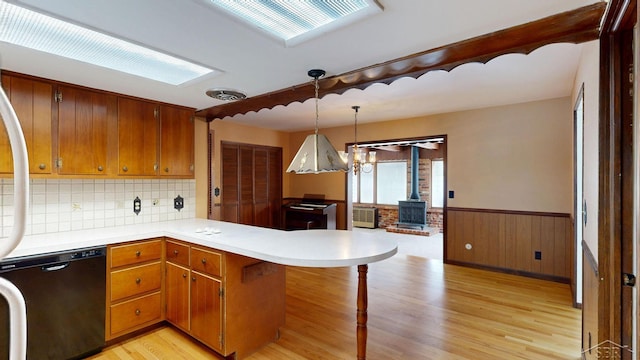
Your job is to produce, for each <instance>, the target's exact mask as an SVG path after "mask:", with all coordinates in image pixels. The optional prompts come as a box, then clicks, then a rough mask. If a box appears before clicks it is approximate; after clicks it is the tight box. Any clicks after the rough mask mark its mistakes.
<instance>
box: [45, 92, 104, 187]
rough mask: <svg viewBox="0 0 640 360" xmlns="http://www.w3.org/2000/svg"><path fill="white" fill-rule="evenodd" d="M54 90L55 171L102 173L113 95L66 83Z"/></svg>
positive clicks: (85, 173) (61, 172)
mask: <svg viewBox="0 0 640 360" xmlns="http://www.w3.org/2000/svg"><path fill="white" fill-rule="evenodd" d="M58 94H59V95H58V103H59V104H58V161H59V163H58V173H59V174H68V175H104V174H106V173H107V172H108V171H106V170H107V167H108V164H107V158H108V156H109V155H108V152H109V146H108V145H109V138H110V137H109V135H110V132H109V131H110V125H112V124H113V123H114V122H115V121H116V117H115V116H116V112H115V107H116V98H115V96H113V95H108V94H105V93H98V92H93V91H89V90H86V89H80V88H74V87H68V86H60V87H58Z"/></svg>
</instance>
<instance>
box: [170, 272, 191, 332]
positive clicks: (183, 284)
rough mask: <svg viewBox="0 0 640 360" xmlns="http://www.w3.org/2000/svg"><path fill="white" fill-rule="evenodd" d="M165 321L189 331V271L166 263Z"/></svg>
mask: <svg viewBox="0 0 640 360" xmlns="http://www.w3.org/2000/svg"><path fill="white" fill-rule="evenodd" d="M166 266H167V267H166V278H165V291H166V304H167V313H166V316H167V321H169V322H171V323H172V324H173V325H175V326H177V327H179V328H181V329H182V330H184V331H187V332H188V331H189V269H187V268H184V267H182V266H179V265H176V264H173V263H171V262H167V263H166Z"/></svg>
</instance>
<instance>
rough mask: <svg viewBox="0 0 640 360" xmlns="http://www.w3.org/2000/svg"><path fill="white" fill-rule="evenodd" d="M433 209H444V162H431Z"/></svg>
mask: <svg viewBox="0 0 640 360" xmlns="http://www.w3.org/2000/svg"><path fill="white" fill-rule="evenodd" d="M430 205H431V207H432V208H441V207H444V161H443V160H432V161H431V204H430Z"/></svg>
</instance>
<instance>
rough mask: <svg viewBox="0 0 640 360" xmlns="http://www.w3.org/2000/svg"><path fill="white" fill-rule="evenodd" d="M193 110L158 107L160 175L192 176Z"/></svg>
mask: <svg viewBox="0 0 640 360" xmlns="http://www.w3.org/2000/svg"><path fill="white" fill-rule="evenodd" d="M193 115H194V114H193V111H190V110H188V109H184V108H179V107H174V106H166V105H163V106H161V107H160V175H164V176H180V177H193V175H194V174H193V138H194V124H193Z"/></svg>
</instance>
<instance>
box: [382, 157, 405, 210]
mask: <svg viewBox="0 0 640 360" xmlns="http://www.w3.org/2000/svg"><path fill="white" fill-rule="evenodd" d="M376 180H377V186H376V195H377V201H376V202H377V203H378V204H389V205H397V204H398V201H400V200H405V199H406V198H407V162H406V161H393V162H381V163H378V166H377V179H376Z"/></svg>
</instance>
